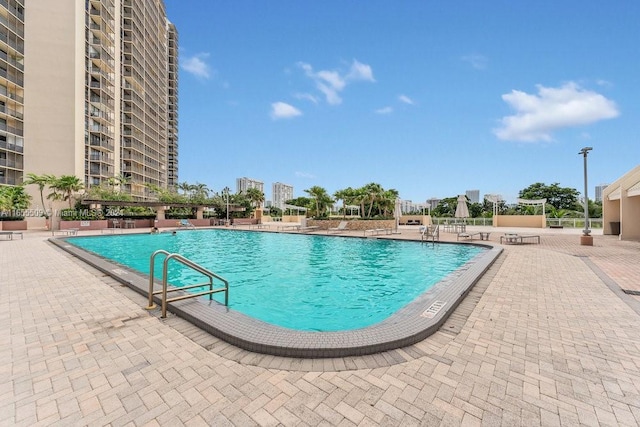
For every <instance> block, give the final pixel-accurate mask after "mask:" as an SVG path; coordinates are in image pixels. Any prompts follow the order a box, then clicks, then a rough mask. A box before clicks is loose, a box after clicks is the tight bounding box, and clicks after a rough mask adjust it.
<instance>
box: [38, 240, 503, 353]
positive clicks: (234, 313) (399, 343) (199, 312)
mask: <svg viewBox="0 0 640 427" xmlns="http://www.w3.org/2000/svg"><path fill="white" fill-rule="evenodd" d="M212 231H213V230H212ZM212 231H206V230H197V231H180V232H179V233H178V235H177V236H172V235H171V234H170V233H168V234H160V235H148V234H144V235H137V236H127V235H122V236H86V237H85V236H82V237H77V238H76V237H72V238H52V239H50V241H51V242H52V243H54V244H55V245H57V246H59V247H60V248H62V249H64V250H66V251H67V252H70V253H71V254H73V255H75V256H77V257H79V258H81V259H82V260H84V261H85V262H87V263H89V264H91V265H93V266H94V267H96V268H98V269H100V270H102V271H103V272H105V273H107V274H109V275H111V276H112V277H114V278H115V279H117V280H118V281H120V282H121V283H124V284H126V285H127V286H129V287H131V288H132V289H134V290H136V291H138V292H140V293H142V294H144V295H146V292H147V287H148V276H146V275H145V273H144V272H143V271H146V270H148V262H149V254H150V253H151V252H153V251H154V250H155V249H159V248H163V249H167V250H169V251H175V252H179V253H182V254H185V255H186V251H190V250H192V249H193V248H194V247H196V245H200V244H201V243H202V241H206V242H209V243H208V244H207V245H205V246H207V250H202V247H200V250H199V251H197V253H208V254H209V255H216V256H214V257H213V258H214V259H217V260H218V263H219V260H220V259H222V258H224V257H227V255H230V254H233V255H240V254H243V252H242V251H241V248H245V249H246V248H251V251H250V254H249V255H248V258H247V254H246V253H244V255H242V256H241V257H240V258H239V259H240V260H241V261H239V262H238V263H237V264H238V265H240V267H238V265H236V266H235V267H233V268H231V270H230V271H229V272H226V273H225V272H223V271H220V269H219V268H216V267H215V266H214V267H213V268H211V269H212V270H213V271H215V272H217V273H219V274H220V275H222V276H224V277H226V278H227V279H230V281H232V279H231V277H229V276H230V274H236V273H238V272H243V273H246V274H248V275H249V276H250V277H252V278H251V279H250V281H251V280H252V283H254V284H255V283H257V282H259V281H260V278H259V277H258V276H259V274H258V271H259V270H257V268H258V266H256V265H255V264H264V265H268V266H271V268H270V269H269V271H268V272H267V273H263V274H267V275H273V274H275V273H274V271H288V272H289V273H290V274H291V275H293V277H298V278H303V279H306V278H307V277H311V276H314V275H317V276H328V277H330V278H332V280H337V279H338V278H341V277H340V276H341V275H342V274H341V273H340V271H341V272H342V273H345V272H347V273H349V272H351V271H361V270H359V268H358V269H356V268H353V267H348V268H341V269H340V270H338V271H339V272H335V271H333V270H331V271H330V274H327V271H329V269H327V267H326V266H327V265H328V264H326V262H327V261H326V260H327V259H331V258H336V259H337V261H338V262H339V263H341V266H352V265H355V264H357V263H358V262H364V261H367V260H368V261H369V262H370V264H372V265H373V271H374V272H375V271H376V270H377V273H375V274H373V273H369V275H372V276H375V277H373V278H369V279H376V280H379V281H380V283H382V284H379V285H378V286H377V288H376V287H374V290H373V292H372V293H374V294H376V293H379V297H380V298H382V299H392V298H395V297H396V295H394V293H393V292H390V291H389V289H386V288H385V285H384V283H386V282H387V281H389V280H390V278H391V276H392V275H391V274H390V273H389V272H388V271H393V264H394V263H395V262H396V261H397V259H398V258H399V257H400V258H402V257H405V256H408V257H414V256H418V257H423V256H424V255H425V253H426V252H428V251H431V252H433V253H434V254H436V255H437V256H436V258H435V259H433V260H432V261H430V262H426V261H425V259H426V258H417V261H416V259H415V258H414V259H413V261H412V262H410V263H409V270H410V274H408V275H407V277H409V279H410V280H409V281H408V282H407V283H406V284H405V285H401V287H405V286H410V285H411V286H412V285H414V284H416V283H417V282H419V281H418V280H416V279H415V277H416V272H417V271H419V272H420V273H419V274H422V275H423V274H425V271H428V269H430V268H435V265H436V264H437V262H438V259H439V258H444V254H445V253H446V252H447V251H448V250H449V249H450V248H454V251H456V250H459V249H460V248H461V247H468V248H473V249H474V251H477V253H476V254H475V255H473V256H472V257H471V259H470V260H469V261H468V262H466V263H464V264H463V265H462V266H461V267H460V268H458V269H457V270H454V271H452V272H451V273H449V274H446V275H445V276H444V278H443V279H442V280H440V281H439V282H437V283H435V284H432V285H431V288H430V289H428V290H426V291H423V292H422V293H420V294H419V295H418V296H417V297H415V298H414V299H413V300H412V301H410V302H409V303H407V304H406V305H405V306H403V307H401V308H400V309H398V310H397V311H396V312H394V313H392V314H391V315H387V314H383V315H380V314H379V313H377V311H378V310H377V304H374V303H372V302H371V301H370V300H369V299H368V298H369V296H368V295H367V298H364V299H363V298H360V299H357V300H356V303H357V304H360V305H363V306H365V307H366V308H367V309H371V307H372V306H374V307H376V310H373V309H371V310H369V311H372V312H373V311H376V314H370V315H369V314H368V315H367V316H365V317H368V319H367V324H370V325H371V326H364V327H359V328H357V329H350V330H338V329H340V328H335V330H331V329H332V328H333V327H331V326H330V327H328V328H326V330H329V331H328V332H319V331H318V329H320V328H318V327H317V325H318V324H317V322H316V321H315V320H314V321H313V322H311V323H312V324H311V326H310V327H308V328H307V329H306V330H298V329H295V330H294V329H291V328H289V327H283V326H277V325H275V324H272V323H267V322H265V321H263V320H260V318H258V317H254V316H253V315H247V314H243V313H241V312H240V311H238V310H236V309H229V308H227V307H225V306H224V305H222V304H219V303H218V302H216V301H213V302H210V301H209V300H207V299H202V298H198V299H191V300H187V301H178V302H175V303H172V304H171V305H170V311H171V312H172V313H174V314H177V315H178V316H180V317H184V318H186V319H187V320H189V321H191V322H192V323H194V324H196V325H197V326H199V327H200V328H202V329H204V330H206V331H208V332H210V333H211V334H213V335H215V336H217V337H219V338H222V339H224V340H225V341H228V342H229V343H231V344H234V345H236V346H238V347H241V348H244V349H246V350H250V351H254V352H261V353H267V354H273V355H278V356H292V357H343V356H349V355H362V354H370V353H375V352H380V351H384V350H389V349H393V348H398V347H403V346H406V345H410V344H413V343H415V342H418V341H420V340H422V339H424V338H426V337H427V336H429V335H430V334H432V333H433V332H435V331H436V330H437V329H438V328H439V326H440V325H441V324H442V323H443V322H444V320H446V318H447V317H448V316H449V315H450V314H451V312H453V310H454V309H455V307H456V306H457V305H458V304H459V302H460V301H461V300H462V299H463V298H464V296H465V295H466V294H467V293H468V292H469V290H470V289H471V288H472V286H473V285H474V284H475V282H476V281H477V280H479V278H480V277H481V276H482V274H483V273H484V271H486V269H488V268H489V267H490V265H491V264H492V263H493V262H494V261H495V259H496V258H497V257H498V255H499V254H500V253H501V251H502V249H501V248H500V247H492V246H491V245H488V244H481V245H456V244H436V245H435V246H434V245H431V244H421V243H420V242H406V241H405V242H393V241H386V239H384V238H383V239H380V240H377V239H371V238H369V239H362V238H346V237H337V236H313V235H298V234H286V233H268V232H267V233H263V232H258V231H240V230H225V229H222V230H220V229H218V230H216V231H215V232H214V233H212ZM209 233H212V234H209ZM216 236H223V237H224V236H227V237H229V238H231V237H233V239H231V241H233V242H235V243H234V244H231V245H228V246H223V245H221V244H220V243H219V242H217V240H216ZM205 237H206V238H205ZM96 238H97V239H96ZM128 238H137V239H134V240H128ZM94 239H95V241H102V242H103V243H104V242H109V243H108V245H106V246H108V247H111V248H112V249H115V250H114V252H116V253H124V248H126V247H127V246H131V245H132V244H133V242H136V245H137V244H138V243H139V244H141V245H142V243H143V242H148V241H152V242H154V245H151V247H148V248H147V249H146V251H147V252H148V253H146V254H145V253H142V252H144V251H141V253H139V254H137V255H135V256H133V257H134V258H135V257H139V260H138V262H139V268H140V272H138V271H136V270H135V269H132V268H130V267H125V266H124V264H120V263H119V262H118V261H115V262H114V261H112V260H109V259H107V258H106V257H103V256H98V255H96V254H94V253H93V252H88V251H87V250H85V249H83V248H81V247H80V245H83V246H85V245H86V246H90V245H91V243H90V242H91V241H92V240H94ZM151 239H154V240H151ZM296 239H300V240H299V241H297V240H296ZM383 240H384V241H383ZM71 242H72V243H73V245H71V244H69V243H71ZM82 242H86V244H85V243H82ZM214 242H215V244H213V243H214ZM334 242H345V243H346V242H349V243H348V245H349V246H345V247H347V248H349V250H346V251H345V252H344V253H343V254H342V256H338V254H337V252H336V250H335V246H334ZM377 243H380V244H381V245H380V246H379V247H378V248H377V249H375V248H376V247H377ZM155 244H158V246H155ZM216 245H218V247H217V249H211V248H212V247H213V246H216ZM98 246H100V245H98ZM474 246H480V248H478V247H475V248H474ZM289 247H293V248H295V249H296V250H293V251H285V248H289ZM258 248H260V250H258ZM378 251H379V253H378ZM134 252H135V253H137V252H136V251H134ZM236 253H237V254H236ZM375 253H378V255H377V256H375V257H374V256H373V254H375ZM305 254H306V255H305ZM416 254H418V255H416ZM278 255H280V256H282V257H283V258H281V259H280V260H279V261H277V263H275V264H274V262H275V261H274V257H276V256H278ZM303 255H305V256H309V257H310V258H309V259H308V260H307V261H305V262H306V264H305V262H295V261H298V260H299V259H298V257H302V256H303ZM314 256H315V258H314ZM124 258H131V256H129V255H126V256H125V257H124ZM196 258H197V255H196ZM282 259H285V260H286V261H285V262H286V265H287V266H289V267H288V268H284V267H282V265H281V264H278V263H280V262H283V261H282ZM300 259H304V258H300ZM311 259H315V261H314V263H315V262H317V263H318V264H319V266H320V269H319V270H318V271H316V272H315V273H314V272H313V271H312V270H311V269H310V264H311ZM372 259H373V260H375V262H371V260H372ZM347 260H348V261H349V263H347ZM194 261H196V262H199V263H200V261H199V260H196V259H194ZM256 261H259V262H256ZM274 265H275V266H278V268H274ZM158 267H159V266H158ZM158 267H156V271H158V270H159V268H158ZM234 268H235V270H237V271H233V269H234ZM406 268H407V266H406V265H405V269H406ZM424 269H427V270H424ZM403 275H404V274H402V273H400V274H398V276H403ZM183 276H184V277H183ZM360 276H366V275H365V274H360ZM360 276H359V277H360ZM411 277H413V279H411ZM190 279H191V278H189V277H188V274H185V273H184V272H180V273H178V272H176V273H174V275H172V277H171V278H170V281H178V282H179V281H181V280H186V281H188V280H190ZM281 280H282V279H281ZM351 281H353V280H351ZM351 281H350V280H347V283H348V284H350V282H351ZM332 283H333V282H332ZM303 284H306V285H307V291H309V294H311V290H313V291H315V289H313V288H314V287H313V286H311V285H309V284H308V283H307V281H306V280H305V281H304V283H303ZM422 285H424V283H423V284H421V285H420V286H422ZM320 287H322V286H320ZM329 287H331V288H332V289H333V288H335V289H337V290H336V291H335V292H333V295H332V298H333V302H336V301H337V302H338V303H341V302H342V301H341V300H342V299H345V298H344V296H345V295H347V294H350V293H351V292H350V291H349V292H347V291H345V290H344V288H339V287H337V286H333V285H330V286H329ZM272 293H273V294H274V295H275V296H276V297H278V296H279V298H276V301H278V302H277V303H276V304H271V305H270V307H268V310H267V311H273V312H276V311H279V310H280V308H290V307H296V306H295V305H293V304H292V303H291V302H290V300H289V299H290V298H292V296H291V295H289V296H287V297H286V298H285V297H284V296H282V295H279V294H278V293H276V292H275V291H273V290H272ZM396 293H398V294H400V293H401V292H396ZM237 294H238V292H234V289H233V287H232V288H231V292H230V302H231V303H232V304H234V300H235V299H237V298H238V295H237ZM292 295H293V298H298V299H300V292H298V293H294V294H292ZM336 297H337V298H336ZM405 297H406V296H405ZM258 299H260V298H258ZM329 299H331V298H328V300H329ZM311 300H312V302H314V303H317V302H318V301H317V298H315V299H313V298H311ZM254 305H257V304H254ZM365 311H367V310H365ZM285 312H286V311H285ZM289 313H291V311H289ZM297 313H298V312H297V311H295V312H294V315H290V316H289V317H306V315H304V316H301V315H299V314H297ZM333 313H334V317H336V318H338V317H343V316H335V311H334V312H333ZM375 316H381V317H380V318H382V319H383V320H381V321H377V319H378V318H376V317H375ZM343 320H344V319H343ZM371 322H373V323H371ZM376 322H377V323H376ZM298 326H299V325H298Z"/></svg>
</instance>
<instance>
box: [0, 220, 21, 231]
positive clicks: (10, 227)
mask: <svg viewBox="0 0 640 427" xmlns="http://www.w3.org/2000/svg"><path fill="white" fill-rule="evenodd" d="M26 229H27V221H0V230H4V231H14V230H26Z"/></svg>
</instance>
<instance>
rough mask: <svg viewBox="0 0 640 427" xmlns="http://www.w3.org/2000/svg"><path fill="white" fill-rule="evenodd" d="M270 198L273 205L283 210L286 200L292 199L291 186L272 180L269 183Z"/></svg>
mask: <svg viewBox="0 0 640 427" xmlns="http://www.w3.org/2000/svg"><path fill="white" fill-rule="evenodd" d="M271 199H272V203H273V206H274V207H276V208H278V209H282V210H284V205H285V204H286V203H287V200H291V199H293V186H292V185H288V184H283V183H281V182H274V183H273V184H272V185H271Z"/></svg>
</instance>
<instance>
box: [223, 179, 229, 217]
mask: <svg viewBox="0 0 640 427" xmlns="http://www.w3.org/2000/svg"><path fill="white" fill-rule="evenodd" d="M222 192H223V193H224V194H225V195H226V196H227V222H226V223H225V224H226V225H229V187H224V190H222Z"/></svg>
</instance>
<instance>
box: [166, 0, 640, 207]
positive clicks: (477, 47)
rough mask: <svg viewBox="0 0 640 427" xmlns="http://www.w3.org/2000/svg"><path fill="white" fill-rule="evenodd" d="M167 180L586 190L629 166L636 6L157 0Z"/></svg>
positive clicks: (331, 187) (409, 193)
mask: <svg viewBox="0 0 640 427" xmlns="http://www.w3.org/2000/svg"><path fill="white" fill-rule="evenodd" d="M165 3H166V7H167V15H168V18H169V20H170V21H171V22H173V23H174V24H175V25H176V26H177V28H178V32H179V47H180V89H179V134H180V141H179V149H180V151H179V162H180V163H179V180H180V181H181V182H183V181H187V182H189V183H195V182H201V183H205V184H207V186H208V187H209V188H210V189H211V190H214V191H220V190H221V189H222V188H224V187H225V186H229V187H230V188H232V189H233V190H235V180H236V178H238V177H243V176H246V177H249V178H254V179H258V180H261V181H263V182H264V184H265V195H266V198H267V200H269V199H270V198H271V184H272V183H273V182H277V181H279V182H283V183H286V184H290V185H293V186H294V192H295V196H296V197H297V196H305V195H306V193H305V192H304V190H305V189H308V188H310V187H312V186H314V185H319V186H321V187H324V188H325V189H326V190H327V191H328V192H329V193H330V194H333V192H335V191H336V190H339V189H343V188H346V187H354V188H355V187H360V186H363V185H365V184H367V183H369V182H376V183H379V184H381V185H382V186H383V187H384V188H385V189H390V188H395V189H396V190H398V191H399V193H400V196H401V197H402V198H403V199H409V200H412V201H414V202H424V201H425V200H426V199H428V198H431V197H438V198H443V197H453V196H455V195H457V194H464V192H465V191H466V190H470V189H478V190H480V194H481V196H482V195H483V194H486V193H497V194H502V195H503V197H504V198H505V199H506V200H507V201H508V202H515V199H516V198H517V195H518V192H519V191H520V190H522V189H524V188H526V187H527V186H529V185H530V184H533V183H535V182H543V183H546V184H552V183H555V182H558V183H559V184H560V185H561V186H563V187H572V188H576V189H577V190H579V191H581V192H582V190H583V188H584V180H583V159H582V156H581V155H579V154H578V152H579V151H580V149H581V148H582V147H585V146H591V147H593V151H591V152H590V154H589V157H588V175H589V190H588V191H589V196H590V198H593V197H594V187H595V186H596V185H598V184H601V183H608V182H612V181H613V180H615V179H617V178H618V177H620V176H621V175H622V174H624V173H625V172H627V171H628V170H630V169H632V168H633V167H635V166H636V165H638V163H640V48H639V43H638V42H639V41H640V25H638V22H640V2H638V1H636V0H626V1H625V0H613V1H610V2H595V1H584V0H581V1H577V0H564V1H557V0H553V1H551V0H541V1H536V2H524V1H512V0H502V1H493V0H487V1H477V0H465V1H377V0H371V1H366V2H365V1H350V0H340V1H336V0H325V1H321V2H302V1H277V0H273V1H232V0H226V1H225V0H216V1H211V0H189V1H185V0H165Z"/></svg>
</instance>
